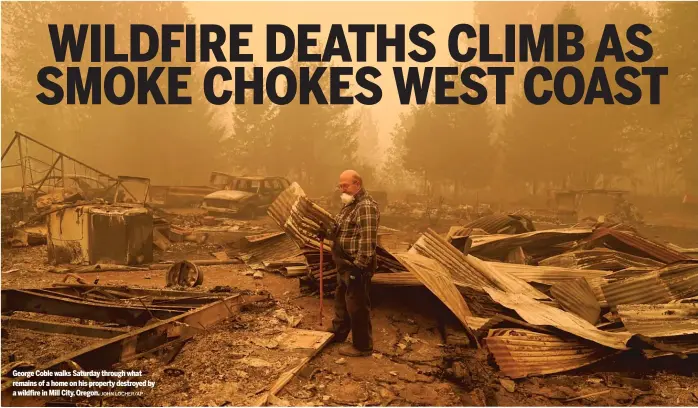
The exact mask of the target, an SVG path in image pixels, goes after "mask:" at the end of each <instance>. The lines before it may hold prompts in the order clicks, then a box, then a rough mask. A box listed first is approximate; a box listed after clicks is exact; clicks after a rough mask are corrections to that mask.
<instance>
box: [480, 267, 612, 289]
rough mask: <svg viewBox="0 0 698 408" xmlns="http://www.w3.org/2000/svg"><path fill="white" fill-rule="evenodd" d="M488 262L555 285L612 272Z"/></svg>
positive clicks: (505, 269)
mask: <svg viewBox="0 0 698 408" xmlns="http://www.w3.org/2000/svg"><path fill="white" fill-rule="evenodd" d="M487 264H488V265H489V266H491V267H492V268H494V269H497V270H498V271H501V272H506V273H508V274H510V275H514V276H516V277H517V278H519V279H523V280H525V281H526V282H536V283H542V284H544V285H554V284H556V283H561V282H566V281H570V280H575V279H579V278H602V277H604V276H607V275H610V273H611V272H608V271H598V270H592V269H585V270H582V269H572V268H561V267H555V266H533V265H521V264H510V263H504V262H487Z"/></svg>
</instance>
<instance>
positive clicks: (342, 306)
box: [332, 265, 373, 351]
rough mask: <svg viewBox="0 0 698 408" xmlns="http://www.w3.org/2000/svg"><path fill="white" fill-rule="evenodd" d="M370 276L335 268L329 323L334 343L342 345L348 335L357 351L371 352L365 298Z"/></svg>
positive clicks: (368, 313)
mask: <svg viewBox="0 0 698 408" xmlns="http://www.w3.org/2000/svg"><path fill="white" fill-rule="evenodd" d="M371 275H372V273H371V272H369V271H362V270H360V269H357V268H353V267H348V266H339V265H338V270H337V290H336V292H335V298H334V314H335V317H334V319H333V320H332V331H333V332H334V333H335V339H334V341H337V342H343V341H344V340H346V339H347V337H348V336H349V332H350V331H351V336H352V340H353V342H354V347H356V348H357V349H359V350H361V351H371V350H373V327H372V326H371V299H370V297H369V291H370V289H371V277H372V276H371ZM352 277H353V279H352Z"/></svg>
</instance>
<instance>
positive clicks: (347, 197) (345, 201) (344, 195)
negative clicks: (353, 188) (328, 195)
mask: <svg viewBox="0 0 698 408" xmlns="http://www.w3.org/2000/svg"><path fill="white" fill-rule="evenodd" d="M340 198H341V200H342V204H344V205H347V204H350V203H351V202H352V201H354V196H353V195H351V194H347V193H342V195H341V196H340Z"/></svg>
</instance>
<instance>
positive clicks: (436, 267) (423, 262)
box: [396, 253, 473, 325]
mask: <svg viewBox="0 0 698 408" xmlns="http://www.w3.org/2000/svg"><path fill="white" fill-rule="evenodd" d="M396 257H397V258H398V260H399V261H400V262H401V263H402V264H403V265H405V266H406V267H407V269H409V271H410V272H412V273H413V274H415V275H416V276H417V278H419V280H420V281H422V283H424V286H426V287H427V288H428V289H429V290H430V291H432V292H433V293H434V294H435V295H436V296H437V297H438V298H439V299H441V301H442V302H443V303H444V304H445V305H446V306H447V307H448V308H449V309H450V310H451V311H452V312H453V314H454V315H456V317H457V318H458V319H459V320H460V321H461V322H462V323H463V324H464V325H467V324H468V323H467V320H466V317H467V316H472V315H473V314H472V313H471V312H470V309H469V308H468V305H467V304H466V303H465V300H464V299H463V296H461V294H460V292H458V289H457V288H456V285H454V284H453V281H452V280H451V276H450V274H449V273H448V271H446V270H445V269H444V268H443V267H441V265H440V264H439V263H438V262H436V261H434V260H433V259H429V258H427V257H424V256H422V255H419V254H408V253H402V254H396Z"/></svg>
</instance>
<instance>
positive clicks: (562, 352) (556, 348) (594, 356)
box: [485, 329, 616, 378]
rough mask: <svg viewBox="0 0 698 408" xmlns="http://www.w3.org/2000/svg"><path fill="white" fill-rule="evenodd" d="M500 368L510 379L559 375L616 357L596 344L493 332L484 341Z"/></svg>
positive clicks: (512, 331) (527, 332)
mask: <svg viewBox="0 0 698 408" xmlns="http://www.w3.org/2000/svg"><path fill="white" fill-rule="evenodd" d="M485 344H487V348H488V349H489V350H490V352H491V353H492V355H493V356H494V359H495V362H496V363H497V365H498V366H499V369H500V370H501V371H502V372H503V373H504V374H505V375H507V376H509V377H511V378H524V377H527V376H536V375H544V374H553V373H560V372H563V371H569V370H573V369H575V368H579V367H583V366H586V365H589V364H592V363H594V362H597V361H599V360H601V359H603V358H606V357H608V356H611V355H612V354H615V353H616V351H615V350H613V349H610V348H607V347H601V346H599V345H597V344H595V343H591V342H587V341H583V340H579V339H575V338H572V337H570V338H561V337H558V336H554V335H550V334H542V333H536V332H533V331H530V330H523V329H494V330H491V331H490V333H489V336H488V337H487V338H486V339H485Z"/></svg>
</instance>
